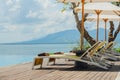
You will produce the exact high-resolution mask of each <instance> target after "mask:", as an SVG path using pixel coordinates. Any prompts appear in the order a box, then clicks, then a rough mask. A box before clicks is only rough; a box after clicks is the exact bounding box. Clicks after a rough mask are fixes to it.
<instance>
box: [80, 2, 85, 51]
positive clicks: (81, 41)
mask: <svg viewBox="0 0 120 80" xmlns="http://www.w3.org/2000/svg"><path fill="white" fill-rule="evenodd" d="M84 3H85V0H82V27H81V36H80V50H83V45H84Z"/></svg>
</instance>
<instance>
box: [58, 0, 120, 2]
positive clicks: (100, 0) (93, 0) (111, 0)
mask: <svg viewBox="0 0 120 80" xmlns="http://www.w3.org/2000/svg"><path fill="white" fill-rule="evenodd" d="M58 1H59V2H82V1H83V0H58ZM84 1H85V2H120V0H84Z"/></svg>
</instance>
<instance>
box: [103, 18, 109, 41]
mask: <svg viewBox="0 0 120 80" xmlns="http://www.w3.org/2000/svg"><path fill="white" fill-rule="evenodd" d="M103 20H104V22H105V34H104V36H105V41H107V31H106V30H107V29H106V27H107V21H108V19H107V18H104V19H103Z"/></svg>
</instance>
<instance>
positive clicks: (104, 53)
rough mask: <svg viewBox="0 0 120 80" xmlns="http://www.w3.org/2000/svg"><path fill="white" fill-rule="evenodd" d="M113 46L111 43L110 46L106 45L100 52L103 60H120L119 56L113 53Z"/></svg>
mask: <svg viewBox="0 0 120 80" xmlns="http://www.w3.org/2000/svg"><path fill="white" fill-rule="evenodd" d="M112 46H113V42H110V43H108V44H106V45H105V46H104V47H103V48H102V49H101V51H99V55H101V56H102V58H103V57H104V59H105V58H106V59H108V60H114V61H116V60H120V58H118V57H117V56H115V53H111V47H112Z"/></svg>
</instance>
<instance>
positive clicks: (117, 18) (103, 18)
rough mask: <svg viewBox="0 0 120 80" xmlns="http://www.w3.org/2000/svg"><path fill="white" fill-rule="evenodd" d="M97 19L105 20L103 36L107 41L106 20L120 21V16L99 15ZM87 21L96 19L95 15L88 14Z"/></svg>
mask: <svg viewBox="0 0 120 80" xmlns="http://www.w3.org/2000/svg"><path fill="white" fill-rule="evenodd" d="M99 19H100V20H102V21H104V22H105V31H104V33H105V34H104V36H105V41H107V35H106V34H107V31H106V26H107V21H120V16H117V15H100V16H99ZM87 20H88V21H96V20H97V15H91V16H90V15H89V16H88V17H87Z"/></svg>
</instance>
